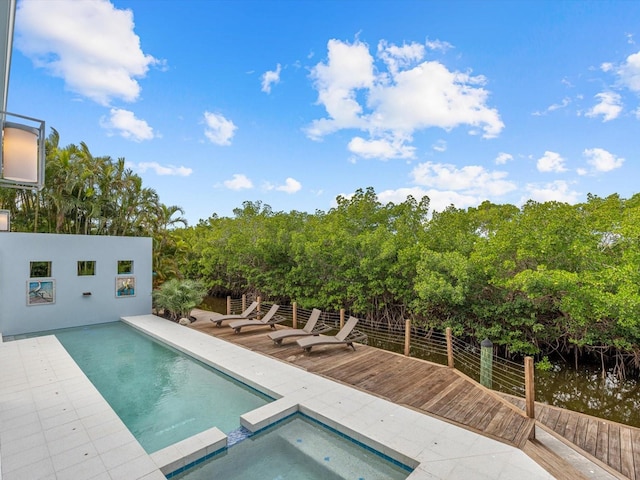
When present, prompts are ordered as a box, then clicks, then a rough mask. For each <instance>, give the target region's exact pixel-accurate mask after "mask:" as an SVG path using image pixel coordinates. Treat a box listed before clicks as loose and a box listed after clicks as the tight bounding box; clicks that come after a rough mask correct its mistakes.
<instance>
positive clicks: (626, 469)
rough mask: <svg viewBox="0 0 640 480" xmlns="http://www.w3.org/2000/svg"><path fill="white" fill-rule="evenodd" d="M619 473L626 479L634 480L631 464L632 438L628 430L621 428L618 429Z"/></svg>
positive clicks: (633, 468) (639, 446)
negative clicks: (631, 479) (632, 479)
mask: <svg viewBox="0 0 640 480" xmlns="http://www.w3.org/2000/svg"><path fill="white" fill-rule="evenodd" d="M638 448H640V445H638ZM620 472H621V473H622V474H623V475H624V476H626V477H629V478H636V473H635V466H634V462H633V436H632V434H631V429H630V428H627V427H622V426H621V427H620Z"/></svg>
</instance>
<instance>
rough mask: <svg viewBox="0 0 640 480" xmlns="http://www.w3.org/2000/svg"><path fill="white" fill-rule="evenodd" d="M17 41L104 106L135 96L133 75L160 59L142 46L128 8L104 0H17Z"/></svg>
mask: <svg viewBox="0 0 640 480" xmlns="http://www.w3.org/2000/svg"><path fill="white" fill-rule="evenodd" d="M16 47H17V48H18V49H19V50H20V51H21V52H22V53H23V54H24V55H26V56H27V57H28V58H30V59H31V60H32V62H33V63H34V65H35V66H36V67H40V68H44V69H46V70H47V71H48V72H49V73H50V74H51V75H53V76H55V77H60V78H62V79H63V80H64V82H65V86H66V88H67V89H69V90H71V91H72V92H75V93H78V94H80V95H82V96H84V97H87V98H90V99H91V100H93V101H94V102H97V103H99V104H101V105H105V106H106V105H109V104H110V102H111V100H112V99H119V100H124V101H127V102H133V101H135V100H137V99H138V97H139V95H140V85H139V84H138V82H137V80H136V79H138V78H143V77H144V76H145V75H146V73H147V71H148V69H149V66H151V65H154V64H158V63H160V62H158V60H156V59H155V58H153V57H152V56H151V55H148V54H145V53H144V52H143V51H142V50H141V48H140V38H139V37H138V36H137V35H136V34H135V33H134V23H133V13H132V11H131V10H118V9H117V8H115V7H114V5H112V4H111V3H110V2H109V1H106V0H84V1H82V2H78V1H75V0H57V1H55V2H36V1H23V2H19V3H18V8H17V11H16Z"/></svg>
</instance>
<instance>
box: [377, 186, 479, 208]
mask: <svg viewBox="0 0 640 480" xmlns="http://www.w3.org/2000/svg"><path fill="white" fill-rule="evenodd" d="M377 195H378V200H379V201H380V202H381V203H383V204H384V203H389V202H393V203H395V204H398V203H402V202H404V201H406V199H407V197H408V196H409V195H411V196H412V197H413V198H415V199H416V200H420V199H421V198H422V197H424V196H427V197H429V210H430V211H431V212H441V211H443V210H445V209H446V208H447V207H449V206H450V205H455V207H456V208H467V207H471V206H474V205H478V204H480V203H481V202H482V201H483V200H484V198H480V197H476V196H473V195H465V194H461V193H458V192H452V191H450V190H447V191H441V190H433V189H424V188H421V187H413V188H398V189H396V190H385V191H383V192H380V193H378V194H377Z"/></svg>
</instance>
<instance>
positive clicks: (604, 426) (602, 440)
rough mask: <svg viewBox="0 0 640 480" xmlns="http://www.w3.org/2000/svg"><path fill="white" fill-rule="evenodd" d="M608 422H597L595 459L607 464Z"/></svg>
mask: <svg viewBox="0 0 640 480" xmlns="http://www.w3.org/2000/svg"><path fill="white" fill-rule="evenodd" d="M608 450H609V422H602V421H601V422H598V438H597V439H596V453H595V457H596V458H597V459H598V460H601V461H603V462H604V463H607V462H608V460H609V452H608Z"/></svg>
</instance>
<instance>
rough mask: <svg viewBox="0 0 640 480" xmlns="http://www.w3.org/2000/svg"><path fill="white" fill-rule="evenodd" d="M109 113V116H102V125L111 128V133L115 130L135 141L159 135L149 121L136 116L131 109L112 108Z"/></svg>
mask: <svg viewBox="0 0 640 480" xmlns="http://www.w3.org/2000/svg"><path fill="white" fill-rule="evenodd" d="M109 115H110V116H109V118H105V117H102V118H101V119H100V126H101V127H102V128H105V129H107V130H109V132H110V135H112V134H113V132H114V131H115V132H116V133H117V134H118V135H120V136H121V137H123V138H126V139H128V140H133V141H134V142H142V141H143V140H151V139H152V138H154V137H157V135H155V134H154V133H153V128H151V127H150V126H149V124H148V123H147V122H145V121H144V120H140V119H138V118H136V116H135V114H134V113H133V112H130V111H129V110H123V109H121V108H112V109H111V110H110V111H109Z"/></svg>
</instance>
